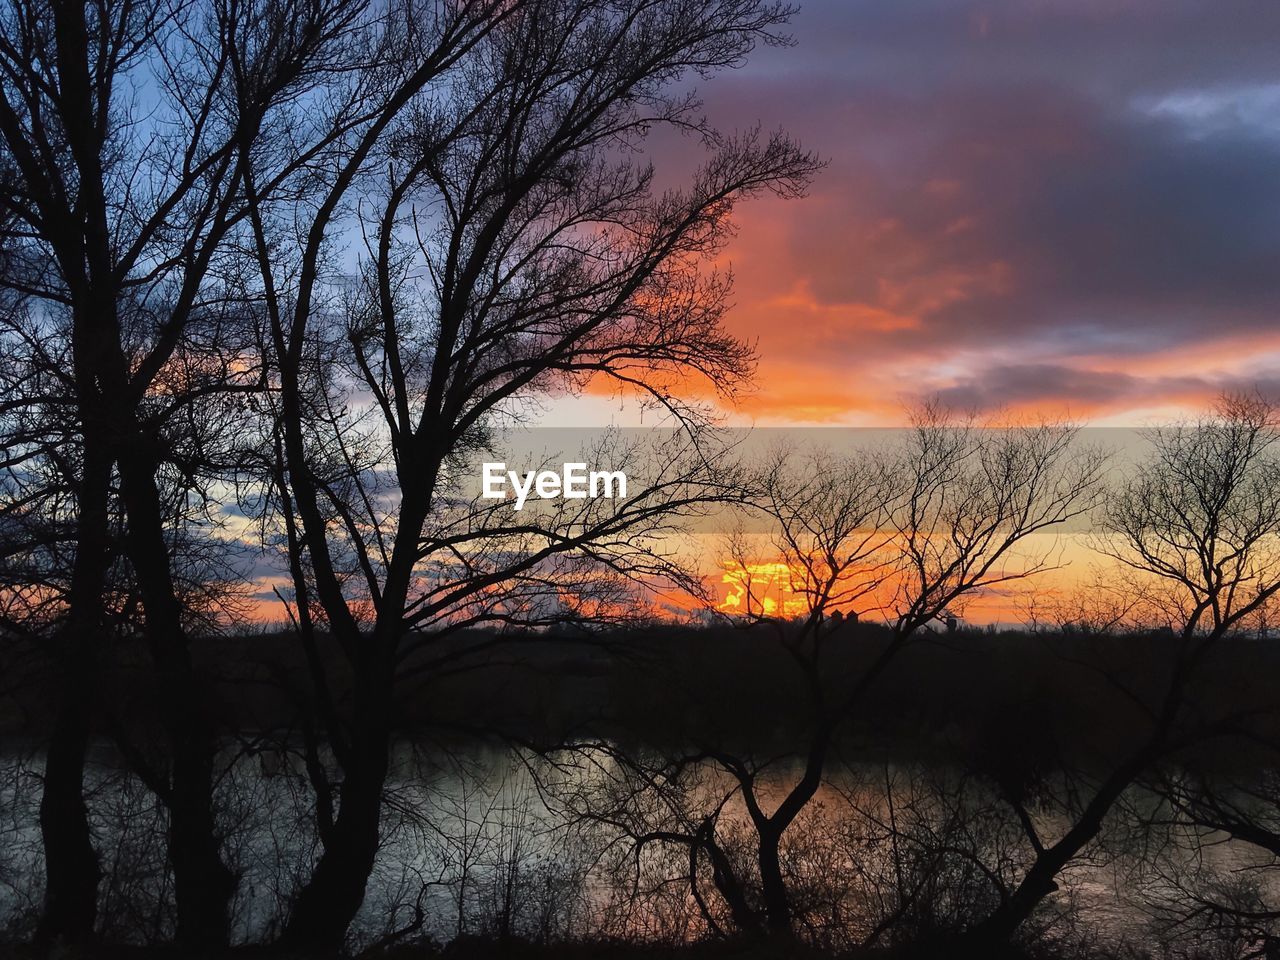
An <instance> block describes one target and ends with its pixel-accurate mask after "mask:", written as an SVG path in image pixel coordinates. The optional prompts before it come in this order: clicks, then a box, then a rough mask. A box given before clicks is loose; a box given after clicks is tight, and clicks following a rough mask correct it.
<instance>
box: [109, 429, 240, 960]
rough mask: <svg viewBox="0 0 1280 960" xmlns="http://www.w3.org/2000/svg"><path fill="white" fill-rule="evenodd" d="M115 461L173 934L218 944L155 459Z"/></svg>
mask: <svg viewBox="0 0 1280 960" xmlns="http://www.w3.org/2000/svg"><path fill="white" fill-rule="evenodd" d="M134 429H135V431H136V429H137V428H136V427H135V428H134ZM135 441H137V442H145V438H142V439H141V440H139V439H138V438H137V436H136V434H135ZM119 464H120V478H121V493H122V495H123V498H124V505H125V511H126V513H127V515H128V547H129V559H130V561H131V562H132V564H133V568H134V572H135V574H136V576H137V578H138V588H139V592H140V593H141V595H142V603H143V607H144V609H145V611H146V621H147V633H148V639H149V641H150V645H151V649H152V656H153V658H154V660H155V663H156V666H157V668H158V672H159V674H160V681H161V685H162V686H161V690H162V697H163V703H162V707H163V713H164V722H165V725H166V734H167V739H168V741H169V750H170V755H171V760H170V764H171V782H170V789H169V793H168V796H167V798H166V800H167V803H168V810H169V861H170V865H171V866H172V867H173V878H174V899H175V903H176V907H177V914H178V929H177V940H178V943H179V944H181V945H183V946H185V947H189V948H216V947H222V946H225V945H226V944H227V942H228V941H229V939H230V907H231V898H232V897H233V896H234V895H235V891H236V877H235V874H234V873H233V872H232V871H231V870H230V869H229V868H228V867H227V865H226V864H225V863H223V861H222V856H221V846H222V844H221V840H220V838H219V836H218V832H217V824H216V822H215V819H214V812H213V783H214V756H215V753H216V742H215V737H214V734H213V730H212V729H211V720H210V718H209V716H208V707H207V704H206V703H205V697H204V695H203V694H204V691H203V689H202V686H201V684H200V681H199V678H198V677H197V675H196V671H195V667H194V665H193V663H192V660H191V651H190V648H189V644H188V639H187V635H186V631H185V629H184V628H183V626H182V608H181V604H180V602H179V599H178V596H177V593H176V590H175V587H174V582H173V576H172V572H171V570H170V566H169V551H168V544H167V542H166V541H165V537H164V518H163V516H162V515H161V511H160V495H159V491H158V490H157V488H156V483H155V474H156V464H155V460H154V458H152V457H150V456H149V455H148V454H147V453H146V452H145V450H139V449H137V448H136V447H133V448H129V449H124V450H122V451H121V454H120V458H119Z"/></svg>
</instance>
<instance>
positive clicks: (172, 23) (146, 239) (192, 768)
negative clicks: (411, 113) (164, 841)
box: [0, 0, 363, 944]
mask: <svg viewBox="0 0 1280 960" xmlns="http://www.w3.org/2000/svg"><path fill="white" fill-rule="evenodd" d="M362 10H363V6H362V5H361V4H359V3H324V2H321V3H303V4H292V3H288V2H284V3H275V2H267V3H262V4H259V3H253V2H249V3H241V2H238V0H232V2H228V3H222V2H213V3H209V4H198V5H179V6H173V5H170V4H167V3H163V2H144V3H111V2H107V3H102V4H96V5H85V4H77V3H71V2H62V0H58V2H54V3H51V4H45V3H40V2H28V0H13V2H10V3H6V4H5V5H4V8H3V10H0V138H2V143H3V148H4V151H3V163H4V168H5V170H6V172H7V174H8V176H7V177H6V178H5V180H4V195H3V198H2V202H3V206H4V210H5V212H6V215H7V217H8V223H9V232H8V236H7V241H8V242H7V247H6V249H7V257H6V261H5V269H4V271H3V276H0V283H2V284H3V285H4V286H5V287H6V288H7V289H8V290H10V291H13V292H14V293H16V294H19V295H21V296H23V297H24V298H26V301H27V303H28V310H29V317H30V318H32V320H33V323H32V324H30V325H29V330H30V331H31V332H30V334H29V339H28V342H29V343H36V342H39V343H40V344H41V346H40V352H41V353H42V354H44V355H45V356H47V357H52V358H57V359H58V362H59V363H60V366H59V367H58V369H57V370H56V371H55V372H53V373H49V374H47V376H48V379H47V383H48V385H49V386H50V387H51V388H52V389H53V390H54V393H53V394H52V395H51V396H49V397H48V398H47V399H46V400H45V403H46V408H47V409H48V410H50V411H54V412H55V415H53V416H51V418H50V419H49V421H48V423H49V426H50V432H49V434H48V436H49V437H50V438H53V437H55V436H57V433H56V431H57V429H59V427H60V428H61V429H62V430H64V431H67V432H66V434H65V436H66V439H67V447H66V448H65V449H62V450H60V451H59V455H60V456H61V458H62V460H63V463H64V466H65V469H64V470H63V475H64V477H65V479H66V482H67V484H68V493H67V495H68V498H69V504H68V506H67V508H66V510H65V515H66V516H67V517H68V520H69V522H73V523H74V525H75V531H74V536H73V537H72V538H71V540H70V542H71V543H72V544H74V557H73V559H72V561H71V564H70V572H69V576H68V582H67V585H66V588H65V591H64V595H65V602H66V613H65V617H64V618H63V621H62V626H61V628H60V630H59V632H58V637H57V641H56V645H57V646H58V648H59V649H60V650H61V663H62V674H63V676H64V685H63V689H62V691H61V695H60V702H61V706H60V708H59V715H58V721H57V723H56V726H55V729H54V732H53V736H52V739H51V741H50V744H49V749H48V753H47V758H46V770H45V792H44V800H43V804H42V813H41V822H42V829H43V834H44V839H45V856H46V870H47V897H46V909H45V917H44V920H43V922H42V926H41V933H42V936H43V937H45V938H46V939H49V938H56V937H68V938H77V937H83V936H86V935H88V934H89V933H90V932H91V931H92V928H93V923H94V914H95V910H96V893H95V891H96V887H97V876H98V867H97V858H96V855H95V852H94V850H93V845H92V842H91V838H90V835H89V829H88V824H87V820H86V814H85V806H84V800H83V797H82V793H83V769H84V756H85V749H86V744H87V740H88V736H89V730H90V717H91V712H92V710H93V706H94V703H95V697H94V693H95V676H96V674H97V669H98V664H99V658H100V654H101V643H100V640H101V633H102V629H103V623H104V618H105V617H106V614H107V611H106V609H105V607H104V597H105V596H106V595H107V593H108V572H109V566H110V563H111V558H112V556H113V555H117V554H119V553H122V554H124V555H127V559H128V564H129V568H130V574H129V576H130V578H131V583H133V584H134V586H135V587H136V590H137V593H138V596H139V598H140V601H141V607H142V610H143V613H144V618H145V625H146V634H147V637H148V639H149V641H150V649H151V651H152V656H153V661H154V665H155V668H156V670H157V671H158V674H159V676H160V677H161V678H162V682H161V683H160V684H159V685H158V688H157V689H158V690H159V691H160V693H161V696H162V699H163V701H164V703H163V705H162V710H161V713H162V715H163V718H164V721H163V722H164V726H165V729H166V732H167V738H168V740H169V749H168V757H167V768H168V769H167V772H166V773H165V774H164V776H163V778H161V777H160V776H155V777H151V778H150V782H151V783H152V784H153V785H154V786H155V787H156V788H157V789H160V792H161V797H162V799H163V800H164V802H165V804H166V806H167V808H168V811H169V828H170V833H169V858H170V862H171V864H172V868H173V871H174V876H175V882H176V897H177V908H178V910H177V913H178V926H179V937H180V938H181V939H182V940H184V941H185V942H191V943H201V944H211V943H218V942H221V941H225V939H226V937H227V903H228V900H229V898H230V896H231V894H232V892H233V890H234V885H235V879H234V877H233V876H232V874H231V872H230V871H229V870H228V869H227V867H226V866H225V865H224V864H223V862H222V860H221V858H220V855H219V840H218V836H217V833H216V830H215V826H214V819H213V811H212V807H211V799H210V798H211V789H212V781H213V766H212V764H213V754H214V744H213V739H212V733H211V731H210V730H209V729H208V727H207V723H206V718H205V716H204V712H203V710H202V696H201V689H200V683H199V681H198V678H197V676H196V672H195V670H194V668H193V665H192V661H191V656H190V652H189V649H188V637H187V626H186V624H185V623H184V618H185V617H186V611H185V610H184V596H183V593H184V591H183V586H182V583H181V581H182V576H181V574H180V573H179V572H178V571H176V570H175V565H174V564H173V563H172V562H171V552H173V549H174V546H175V538H177V539H181V536H182V535H181V534H180V533H178V532H177V531H176V528H175V526H174V524H173V523H172V522H170V521H171V520H172V518H173V516H174V513H173V511H172V510H171V509H169V508H170V507H171V506H172V502H171V501H169V500H168V499H167V498H168V497H170V496H176V497H178V498H182V497H184V496H191V497H193V498H194V499H196V500H199V499H200V490H199V485H200V483H201V482H202V481H201V480H197V478H198V477H203V478H205V479H207V478H208V472H207V469H206V468H207V462H206V461H205V459H204V458H205V454H207V453H208V452H209V444H210V432H209V431H210V430H211V429H213V428H215V427H216V426H217V424H216V420H215V419H212V418H214V417H217V416H218V415H225V414H226V413H227V412H228V411H227V410H226V409H221V410H220V409H218V407H217V405H216V404H213V403H211V402H209V398H210V397H211V395H213V394H215V393H228V392H235V391H244V390H256V389H258V380H259V378H258V376H257V375H256V374H255V372H254V370H255V367H256V363H255V361H254V360H253V359H252V357H251V355H250V349H251V347H252V344H253V340H252V338H251V337H250V338H246V337H245V335H244V334H245V333H246V332H248V330H249V329H250V328H246V327H245V325H244V322H243V321H244V318H245V316H246V311H245V309H244V305H243V304H242V303H238V302H237V298H236V296H235V289H234V286H235V285H234V283H228V278H227V277H226V276H225V275H223V274H222V273H221V269H220V264H221V263H222V262H223V257H222V252H223V249H224V244H225V243H226V241H227V240H228V238H229V237H230V236H231V235H232V233H233V232H234V231H235V229H236V228H237V226H238V225H239V224H240V223H242V221H243V216H244V213H245V209H246V207H245V204H244V199H245V171H246V169H247V168H246V166H245V164H244V163H243V158H244V156H245V154H246V152H247V151H250V150H257V151H259V155H260V158H261V161H262V163H261V169H259V170H258V173H259V177H260V189H265V186H263V185H266V186H269V187H270V188H271V189H274V188H275V186H277V185H279V184H280V183H281V182H283V181H284V180H286V179H287V178H288V173H289V172H290V171H293V170H297V169H299V168H301V167H303V166H305V164H306V163H308V162H310V160H311V159H313V156H314V153H315V141H314V140H313V141H306V138H304V137H302V136H299V134H300V132H301V131H302V130H303V125H302V124H300V123H295V121H296V120H297V118H298V117H300V116H301V115H302V114H301V112H300V111H301V104H302V101H304V100H305V99H306V98H307V97H308V96H310V95H312V94H314V91H315V89H316V86H317V82H318V81H317V75H318V73H322V72H323V71H325V70H326V69H327V68H329V67H331V66H334V65H335V60H334V57H335V51H345V50H346V49H347V45H348V40H349V38H350V34H351V33H352V23H353V19H354V18H355V17H357V16H358V15H359V14H360V11H362ZM142 89H145V90H146V91H147V94H146V97H145V98H143V97H141V96H140V94H139V93H138V91H139V90H142ZM144 99H145V103H144V102H143V101H144ZM286 117H289V118H291V119H287V118H286ZM291 127H292V128H293V129H290V128H291ZM308 132H311V133H315V134H316V137H317V138H318V141H319V142H320V143H324V142H326V141H328V140H331V139H332V137H333V133H332V131H328V130H324V129H323V128H309V129H308ZM268 171H269V172H268ZM117 494H118V497H119V502H120V504H121V506H122V509H123V513H124V515H125V517H126V518H127V520H126V523H125V526H124V531H123V542H122V543H121V544H120V549H119V550H116V548H115V545H114V544H113V538H112V530H111V525H110V517H111V514H112V501H113V497H114V496H116V495H117ZM189 506H190V505H189V504H184V505H183V510H182V511H180V512H182V513H183V514H188V513H189V512H190V510H189V509H188V508H189ZM188 572H189V571H188Z"/></svg>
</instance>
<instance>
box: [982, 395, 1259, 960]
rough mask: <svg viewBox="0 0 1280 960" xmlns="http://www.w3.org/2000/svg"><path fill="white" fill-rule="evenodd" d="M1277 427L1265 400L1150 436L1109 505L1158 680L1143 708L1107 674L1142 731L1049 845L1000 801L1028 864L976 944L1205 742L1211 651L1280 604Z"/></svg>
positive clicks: (1229, 401)
mask: <svg viewBox="0 0 1280 960" xmlns="http://www.w3.org/2000/svg"><path fill="white" fill-rule="evenodd" d="M1276 427H1277V423H1276V418H1275V411H1274V408H1273V407H1272V406H1271V405H1270V404H1269V403H1267V402H1266V401H1264V400H1262V399H1260V398H1257V397H1250V396H1239V397H1225V398H1223V399H1222V400H1220V401H1219V403H1218V404H1217V406H1216V407H1215V409H1214V410H1213V411H1212V412H1210V413H1208V414H1206V415H1204V416H1202V417H1200V418H1198V419H1195V420H1191V421H1187V422H1184V423H1179V424H1174V425H1171V426H1168V427H1162V428H1160V429H1156V430H1152V431H1150V432H1149V434H1148V439H1149V442H1150V445H1151V448H1152V449H1151V453H1150V455H1149V456H1148V457H1147V458H1146V459H1145V460H1144V461H1143V462H1141V463H1140V464H1139V467H1138V469H1137V471H1136V472H1135V475H1134V476H1132V477H1131V478H1129V479H1128V480H1127V481H1126V482H1124V483H1122V484H1120V485H1118V487H1117V488H1116V489H1115V490H1114V491H1113V492H1111V493H1110V494H1109V496H1108V499H1107V503H1106V505H1105V511H1104V516H1103V521H1102V524H1103V531H1104V533H1103V534H1102V535H1101V536H1100V537H1099V538H1098V542H1097V544H1096V545H1097V548H1098V549H1099V550H1101V551H1102V552H1103V553H1105V554H1106V555H1108V556H1110V557H1111V558H1112V559H1113V560H1115V561H1116V562H1118V563H1120V564H1122V565H1124V566H1125V567H1127V568H1128V569H1130V570H1131V571H1133V572H1134V573H1135V574H1136V575H1137V576H1138V579H1139V580H1140V581H1142V582H1143V583H1144V584H1145V591H1146V602H1147V603H1148V604H1150V606H1151V609H1154V610H1155V611H1156V615H1158V616H1160V617H1161V619H1162V620H1163V621H1164V623H1165V624H1167V625H1168V626H1169V627H1170V628H1171V630H1170V632H1169V637H1168V641H1167V643H1168V647H1167V661H1166V663H1165V664H1164V666H1165V667H1166V668H1167V676H1165V677H1162V678H1161V682H1160V686H1159V688H1158V692H1157V694H1156V695H1155V696H1154V697H1151V696H1147V695H1143V694H1141V693H1140V692H1136V691H1134V690H1132V689H1130V688H1128V687H1126V686H1124V685H1123V682H1122V681H1121V680H1120V679H1119V678H1118V677H1115V676H1114V675H1108V676H1109V678H1110V679H1112V680H1113V681H1114V682H1116V683H1118V684H1120V689H1121V691H1122V693H1124V694H1125V696H1126V697H1128V698H1130V699H1132V700H1133V701H1134V702H1135V703H1136V705H1137V707H1138V708H1139V717H1140V724H1141V726H1140V727H1139V728H1138V729H1137V730H1135V731H1134V733H1133V737H1132V740H1131V741H1130V740H1128V739H1126V741H1125V744H1124V749H1123V752H1122V755H1121V756H1119V757H1118V758H1114V759H1112V760H1110V761H1109V764H1110V765H1109V767H1108V772H1107V773H1106V774H1105V775H1103V776H1100V777H1092V778H1087V781H1088V782H1087V783H1086V784H1085V785H1083V786H1081V787H1080V788H1078V789H1079V796H1080V797H1081V799H1080V802H1079V804H1078V805H1077V806H1076V807H1074V808H1073V809H1070V810H1069V811H1068V814H1067V816H1066V817H1065V818H1064V820H1063V821H1062V822H1065V824H1066V826H1065V829H1064V828H1062V827H1059V828H1058V829H1057V830H1056V833H1057V835H1056V837H1050V836H1046V835H1045V832H1046V829H1045V827H1043V826H1040V825H1037V822H1036V819H1035V817H1034V816H1033V815H1032V811H1031V810H1030V809H1028V808H1027V806H1026V805H1025V804H1024V803H1022V802H1020V801H1019V799H1018V798H1017V797H1013V796H1010V797H1008V799H1009V801H1010V802H1011V803H1012V804H1013V805H1014V807H1015V809H1016V811H1017V812H1018V814H1019V818H1020V820H1021V821H1022V823H1023V826H1024V829H1025V832H1026V836H1027V841H1028V843H1029V844H1030V846H1031V849H1032V851H1033V852H1034V855H1035V857H1034V860H1033V862H1032V864H1031V866H1030V867H1029V869H1028V870H1027V871H1026V873H1025V874H1024V876H1023V877H1022V879H1021V881H1020V882H1019V883H1018V885H1017V886H1016V888H1015V889H1014V890H1013V891H1012V892H1011V894H1010V896H1009V897H1008V898H1007V899H1006V900H1005V901H1004V902H1003V903H1002V904H1001V905H1000V907H999V908H998V909H997V910H995V911H994V912H993V913H992V914H991V915H990V916H989V917H987V918H985V919H983V920H982V921H981V922H980V923H978V924H977V925H975V927H974V929H973V931H972V934H971V939H972V940H973V941H974V942H975V943H977V944H979V945H984V944H993V943H999V942H1005V941H1007V940H1008V939H1009V938H1010V937H1012V936H1013V935H1014V933H1015V932H1016V931H1017V929H1018V927H1019V926H1020V925H1021V924H1022V923H1024V922H1025V921H1026V919H1027V918H1028V917H1029V916H1031V914H1032V912H1033V911H1034V910H1035V909H1036V908H1037V907H1038V906H1039V905H1040V904H1041V902H1042V901H1043V900H1044V899H1045V898H1046V897H1048V896H1049V895H1050V894H1051V893H1053V892H1054V891H1055V890H1056V889H1057V883H1056V878H1057V877H1058V875H1059V874H1060V873H1061V872H1062V870H1063V869H1064V868H1065V867H1066V866H1067V865H1068V864H1070V863H1071V862H1072V861H1073V860H1074V859H1075V858H1076V857H1077V856H1078V855H1079V854H1080V853H1081V852H1082V851H1084V850H1085V849H1086V848H1087V847H1088V846H1089V845H1090V844H1091V843H1093V842H1094V841H1095V839H1096V838H1097V837H1098V835H1099V833H1100V832H1101V830H1102V827H1103V824H1104V821H1105V819H1106V817H1107V816H1108V814H1109V813H1110V812H1111V811H1112V810H1113V808H1114V807H1115V805H1116V803H1117V802H1118V801H1119V800H1120V798H1121V797H1122V795H1123V794H1124V793H1125V791H1126V790H1128V789H1129V788H1130V786H1132V784H1133V783H1134V782H1135V780H1136V779H1137V778H1138V777H1139V776H1140V775H1141V774H1142V773H1143V772H1144V771H1147V770H1149V769H1150V768H1151V767H1152V766H1153V764H1155V763H1156V762H1157V761H1159V760H1160V759H1162V758H1164V757H1167V756H1169V755H1170V754H1171V753H1172V752H1173V751H1174V750H1176V749H1178V748H1179V747H1182V746H1184V745H1185V744H1186V743H1187V742H1188V741H1189V740H1194V739H1195V738H1196V737H1197V736H1204V735H1205V734H1206V733H1211V732H1213V729H1212V727H1210V728H1209V729H1206V721H1205V720H1204V719H1203V718H1200V717H1198V712H1197V710H1196V709H1195V704H1194V702H1193V701H1189V697H1188V693H1189V688H1190V686H1191V684H1192V682H1193V680H1194V679H1195V678H1196V676H1197V673H1198V671H1200V670H1201V668H1202V667H1203V666H1204V665H1205V664H1206V662H1207V661H1208V659H1209V658H1210V657H1211V655H1212V654H1213V653H1214V651H1215V650H1217V649H1218V648H1219V647H1220V645H1221V644H1222V643H1223V642H1224V641H1226V640H1228V639H1230V638H1232V637H1235V636H1238V635H1240V634H1241V633H1242V632H1247V631H1248V630H1249V629H1250V628H1251V626H1252V625H1253V623H1254V621H1255V618H1256V617H1257V616H1258V614H1259V613H1260V612H1261V611H1263V610H1264V609H1265V607H1266V605H1267V604H1268V603H1269V602H1270V601H1271V599H1272V598H1273V597H1274V596H1275V594H1276V592H1277V591H1280V458H1278V457H1277V452H1278V451H1280V448H1278V447H1277V446H1276V443H1277V439H1280V434H1277V430H1276ZM1083 776H1084V775H1083V774H1082V777H1083Z"/></svg>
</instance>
